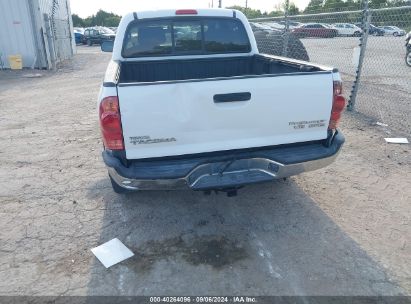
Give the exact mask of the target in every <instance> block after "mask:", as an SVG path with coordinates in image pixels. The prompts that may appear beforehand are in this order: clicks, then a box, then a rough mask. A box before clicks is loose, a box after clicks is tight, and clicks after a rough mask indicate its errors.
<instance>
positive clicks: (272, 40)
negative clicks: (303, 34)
mask: <svg viewBox="0 0 411 304" xmlns="http://www.w3.org/2000/svg"><path fill="white" fill-rule="evenodd" d="M250 26H251V29H252V30H253V33H254V37H255V39H256V42H257V46H258V50H259V52H260V53H263V54H269V55H276V56H286V57H289V58H294V59H299V60H305V61H309V60H310V57H309V56H308V53H307V50H306V48H305V46H304V44H302V42H301V41H300V39H299V38H298V37H296V36H295V35H294V34H291V35H288V37H287V39H288V43H287V49H286V50H285V51H286V54H284V43H285V39H286V37H285V33H284V29H282V30H280V29H274V28H271V27H270V26H268V25H267V24H261V23H253V22H250Z"/></svg>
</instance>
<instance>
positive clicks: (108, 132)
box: [100, 96, 124, 150]
mask: <svg viewBox="0 0 411 304" xmlns="http://www.w3.org/2000/svg"><path fill="white" fill-rule="evenodd" d="M100 128H101V133H102V135H103V142H104V146H105V147H106V148H107V149H110V150H124V140H123V131H122V129H121V117H120V108H119V104H118V97H117V96H109V97H105V98H104V99H103V100H102V101H101V103H100Z"/></svg>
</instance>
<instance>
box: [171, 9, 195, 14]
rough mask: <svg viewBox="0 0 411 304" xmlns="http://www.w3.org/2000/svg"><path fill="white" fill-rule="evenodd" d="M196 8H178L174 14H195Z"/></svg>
mask: <svg viewBox="0 0 411 304" xmlns="http://www.w3.org/2000/svg"><path fill="white" fill-rule="evenodd" d="M197 14H198V12H197V10H194V9H180V10H176V15H197Z"/></svg>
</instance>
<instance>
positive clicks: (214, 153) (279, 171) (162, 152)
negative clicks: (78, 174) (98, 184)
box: [98, 9, 345, 195]
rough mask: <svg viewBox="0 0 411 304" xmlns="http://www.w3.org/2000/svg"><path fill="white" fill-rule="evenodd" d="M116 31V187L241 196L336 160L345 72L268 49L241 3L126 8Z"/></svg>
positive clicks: (104, 112)
mask: <svg viewBox="0 0 411 304" xmlns="http://www.w3.org/2000/svg"><path fill="white" fill-rule="evenodd" d="M136 14H137V16H138V19H137V18H136V17H135V16H136ZM118 33H119V36H118V38H120V37H121V38H120V39H116V40H115V41H114V45H113V43H112V42H108V41H106V42H104V43H103V44H102V46H101V49H102V50H103V51H112V52H113V55H112V58H111V61H110V63H109V65H108V68H107V71H106V74H105V77H104V81H103V82H102V85H101V89H100V94H99V98H98V108H99V119H100V127H101V134H102V138H103V143H104V151H103V160H104V162H105V164H106V166H107V168H108V171H109V177H110V180H111V183H112V186H113V190H114V191H115V192H118V193H127V192H130V191H138V190H173V189H192V190H203V191H210V190H217V191H226V192H227V193H228V194H229V195H235V192H236V190H237V189H238V188H240V187H242V186H245V185H248V184H254V183H261V182H268V181H273V180H275V179H279V178H284V177H288V176H292V175H296V174H299V173H302V172H305V171H311V170H315V169H319V168H323V167H325V166H327V165H329V164H331V163H332V162H333V161H334V160H335V158H336V156H337V154H338V152H339V150H340V149H341V147H342V145H343V143H344V137H343V135H342V133H341V132H340V131H338V130H337V125H338V121H339V120H340V118H341V113H342V111H343V110H344V107H345V98H344V97H343V95H342V82H341V76H340V74H339V72H338V70H336V69H334V68H332V67H324V66H321V65H317V64H313V63H310V62H306V61H300V60H294V59H290V58H282V57H276V56H271V55H266V54H261V53H259V51H258V49H257V45H256V41H255V38H254V35H253V32H252V30H251V27H250V26H249V24H248V20H247V18H246V16H245V15H244V14H243V13H241V12H240V11H236V10H229V9H213V10H210V9H208V10H207V9H205V10H201V9H200V10H193V9H191V10H176V11H173V10H158V11H148V12H137V13H134V14H133V13H129V14H126V15H125V16H123V17H122V19H121V22H120V25H119V29H118ZM175 33H181V35H178V36H176V34H175ZM153 61H155V64H153ZM120 109H121V110H120ZM324 178H327V177H324Z"/></svg>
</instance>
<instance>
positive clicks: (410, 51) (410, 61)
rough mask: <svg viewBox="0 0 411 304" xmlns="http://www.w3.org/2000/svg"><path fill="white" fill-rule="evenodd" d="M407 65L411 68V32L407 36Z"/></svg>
mask: <svg viewBox="0 0 411 304" xmlns="http://www.w3.org/2000/svg"><path fill="white" fill-rule="evenodd" d="M405 63H406V64H407V65H408V66H409V67H411V32H409V33H408V34H407V36H405Z"/></svg>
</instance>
